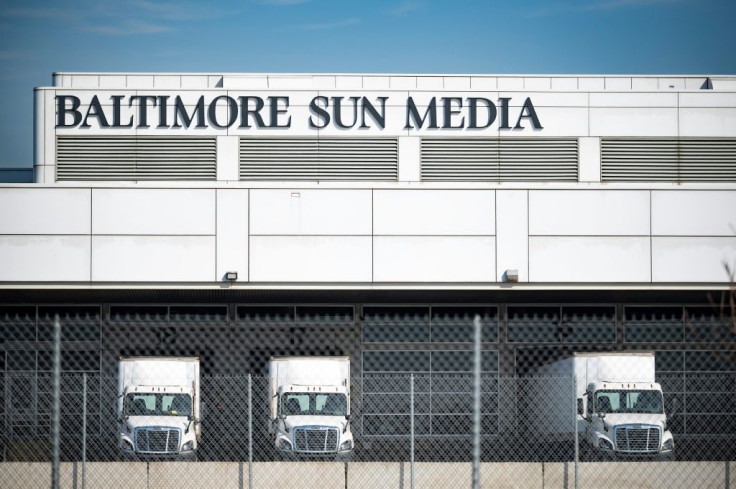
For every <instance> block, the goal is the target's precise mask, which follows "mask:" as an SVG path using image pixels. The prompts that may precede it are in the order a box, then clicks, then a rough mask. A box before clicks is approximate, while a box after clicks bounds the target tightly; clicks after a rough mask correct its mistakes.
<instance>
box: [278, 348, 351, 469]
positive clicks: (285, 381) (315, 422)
mask: <svg viewBox="0 0 736 489" xmlns="http://www.w3.org/2000/svg"><path fill="white" fill-rule="evenodd" d="M269 377H270V382H269V399H270V419H269V429H270V433H271V435H272V436H273V443H274V446H275V447H276V449H277V450H279V451H280V452H281V453H282V454H284V455H296V456H338V457H344V456H347V455H349V454H350V453H351V452H352V450H353V447H354V441H353V433H352V431H351V430H350V359H349V358H348V357H273V358H271V360H270V362H269Z"/></svg>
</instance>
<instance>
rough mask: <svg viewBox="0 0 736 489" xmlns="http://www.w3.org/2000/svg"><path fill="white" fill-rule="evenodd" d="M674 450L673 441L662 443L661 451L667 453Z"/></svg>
mask: <svg viewBox="0 0 736 489" xmlns="http://www.w3.org/2000/svg"><path fill="white" fill-rule="evenodd" d="M674 448H675V441H674V440H673V439H672V438H670V439H669V440H667V441H666V442H664V445H662V451H663V452H667V451H670V450H672V449H674Z"/></svg>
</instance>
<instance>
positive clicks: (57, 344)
mask: <svg viewBox="0 0 736 489" xmlns="http://www.w3.org/2000/svg"><path fill="white" fill-rule="evenodd" d="M51 368H52V371H53V393H52V398H53V407H52V409H51V489H59V424H60V421H61V418H60V413H59V410H60V409H61V397H60V394H59V391H60V389H61V378H60V377H61V324H60V323H59V315H58V314H57V315H56V316H55V317H54V356H53V361H52V367H51Z"/></svg>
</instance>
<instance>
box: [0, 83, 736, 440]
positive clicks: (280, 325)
mask: <svg viewBox="0 0 736 489" xmlns="http://www.w3.org/2000/svg"><path fill="white" fill-rule="evenodd" d="M34 111H35V112H34V113H35V119H34V120H35V122H34V175H35V183H33V184H6V185H2V186H1V187H0V336H2V338H0V339H1V340H2V341H0V375H3V376H4V379H6V380H5V381H3V382H0V385H2V387H0V388H1V389H3V394H4V399H5V402H4V403H2V404H0V409H2V411H0V415H1V416H3V417H4V419H5V423H4V426H3V428H2V429H3V430H4V435H5V436H6V437H8V438H13V437H16V438H17V437H20V438H22V437H31V438H32V437H34V436H42V435H43V434H44V433H47V432H48V422H49V415H48V413H49V410H50V399H49V397H48V387H47V384H45V383H44V380H43V379H44V378H45V377H46V376H47V373H48V371H49V370H50V351H51V344H50V340H51V336H50V335H51V326H50V325H51V321H52V318H53V317H54V316H55V315H57V314H58V315H60V317H61V319H62V323H63V333H62V343H63V350H64V355H63V357H62V370H63V371H64V372H67V373H70V374H71V373H88V374H90V375H92V376H100V378H101V379H102V378H104V377H105V376H107V375H114V372H115V365H116V361H117V358H118V357H119V356H121V355H142V354H149V355H197V356H200V357H201V358H202V368H203V372H204V373H205V374H206V375H242V374H245V373H253V374H256V375H258V374H262V373H264V370H263V369H264V366H265V362H266V360H267V358H268V357H269V356H272V355H281V354H295V355H332V354H335V355H350V356H351V358H352V360H353V373H354V374H355V375H356V376H357V377H358V378H360V379H363V382H364V384H363V388H362V392H361V397H360V404H361V413H362V415H361V416H362V419H361V422H362V425H361V430H362V431H361V433H360V435H361V436H363V437H372V436H374V437H380V436H388V435H392V434H393V435H395V434H402V433H404V432H406V430H407V429H408V421H407V420H408V417H407V414H408V407H407V406H406V405H404V404H401V402H398V401H396V402H393V401H392V399H393V398H396V397H397V396H399V395H401V394H402V393H404V392H406V391H407V390H408V385H404V384H397V383H396V382H395V381H392V380H391V379H390V376H391V375H395V374H406V373H415V374H417V375H420V376H423V378H424V379H426V382H423V383H421V382H420V383H419V384H418V385H417V395H418V399H419V401H418V404H417V415H418V417H419V418H418V419H419V421H418V428H417V429H418V430H419V433H420V434H421V435H424V436H429V437H444V436H464V435H467V434H468V433H469V430H470V424H469V421H470V420H469V416H468V413H470V412H471V405H470V401H469V399H468V398H467V397H466V396H462V393H464V392H467V391H468V390H469V389H470V384H469V382H468V372H470V370H471V360H470V359H471V350H472V341H471V340H472V322H473V318H474V317H475V316H476V315H479V316H480V317H481V319H482V321H483V370H484V373H485V375H487V376H489V377H491V378H493V377H495V378H498V379H503V378H506V377H509V376H516V375H525V374H527V373H528V372H529V371H530V370H531V369H533V368H534V366H536V365H539V364H540V363H544V362H547V361H550V360H552V359H556V358H559V357H561V356H564V355H566V354H569V353H570V352H572V351H594V350H601V351H611V350H651V351H655V352H656V355H657V357H656V358H657V372H658V375H659V376H660V380H661V381H662V383H663V385H664V386H665V389H666V393H667V398H666V402H673V401H674V402H675V403H676V404H677V405H679V406H681V409H680V410H679V412H678V413H677V415H676V416H675V418H674V421H673V427H672V429H673V431H674V432H676V433H678V436H689V437H693V438H706V439H710V438H713V437H717V438H723V437H727V438H729V439H731V440H732V439H733V437H734V436H736V422H734V421H733V420H734V419H736V417H735V416H734V414H736V412H734V406H733V403H732V402H729V401H728V399H729V398H730V399H732V398H733V395H734V392H735V389H736V387H735V386H736V359H735V358H734V353H733V352H734V347H736V331H734V329H733V328H732V326H731V323H730V318H729V311H728V307H722V305H723V304H722V301H723V298H724V297H728V293H729V282H730V280H731V278H732V277H731V278H730V277H729V274H728V273H727V269H726V267H725V265H728V266H730V267H731V270H733V267H734V265H735V264H736V263H735V260H736V77H728V76H506V75H504V76H485V75H479V76H476V75H452V76H445V75H437V76H429V75H427V76H425V75H421V76H407V75H259V74H181V75H172V74H88V73H84V74H79V73H57V74H55V75H54V77H53V86H51V87H44V88H38V89H36V91H35V96H34ZM725 304H726V306H727V302H726V303H725ZM704 378H708V379H710V380H709V381H708V382H704V381H703V380H702V379H704ZM28 379H31V382H30V383H31V385H32V386H33V388H32V389H31V390H30V392H28V393H26V391H25V388H26V387H27V385H29V381H28ZM366 379H370V382H368V381H367V380H366ZM387 379H388V380H387ZM16 384H17V385H16ZM101 385H102V380H100V383H99V387H98V389H99V391H100V392H101V393H100V409H99V413H96V414H95V413H93V415H97V416H99V417H100V419H103V418H105V412H106V409H108V408H107V407H106V404H105V402H104V398H105V396H104V393H103V392H102V391H103V390H104V389H103V388H102V387H101ZM500 385H501V382H500V381H499V382H496V383H493V382H491V383H489V386H488V387H487V389H486V397H487V402H484V404H483V413H484V414H483V416H484V418H483V419H484V428H483V429H484V433H485V434H488V435H494V434H499V433H500V432H502V431H503V423H502V422H501V421H499V419H500V418H502V415H501V414H500V413H501V411H502V409H503V403H504V401H503V396H502V395H501V393H500V391H501V390H502V388H501V387H499V386H500ZM92 389H93V390H94V387H93V388H92ZM459 394H460V395H459ZM205 395H206V394H204V393H203V396H205ZM100 431H104V430H103V429H102V428H101V429H100Z"/></svg>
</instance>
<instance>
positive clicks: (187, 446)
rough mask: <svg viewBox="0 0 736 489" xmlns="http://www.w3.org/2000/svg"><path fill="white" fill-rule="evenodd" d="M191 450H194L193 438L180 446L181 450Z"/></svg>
mask: <svg viewBox="0 0 736 489" xmlns="http://www.w3.org/2000/svg"><path fill="white" fill-rule="evenodd" d="M192 450H194V440H189V441H188V442H186V443H185V444H183V445H182V446H181V451H182V452H191V451H192Z"/></svg>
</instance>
